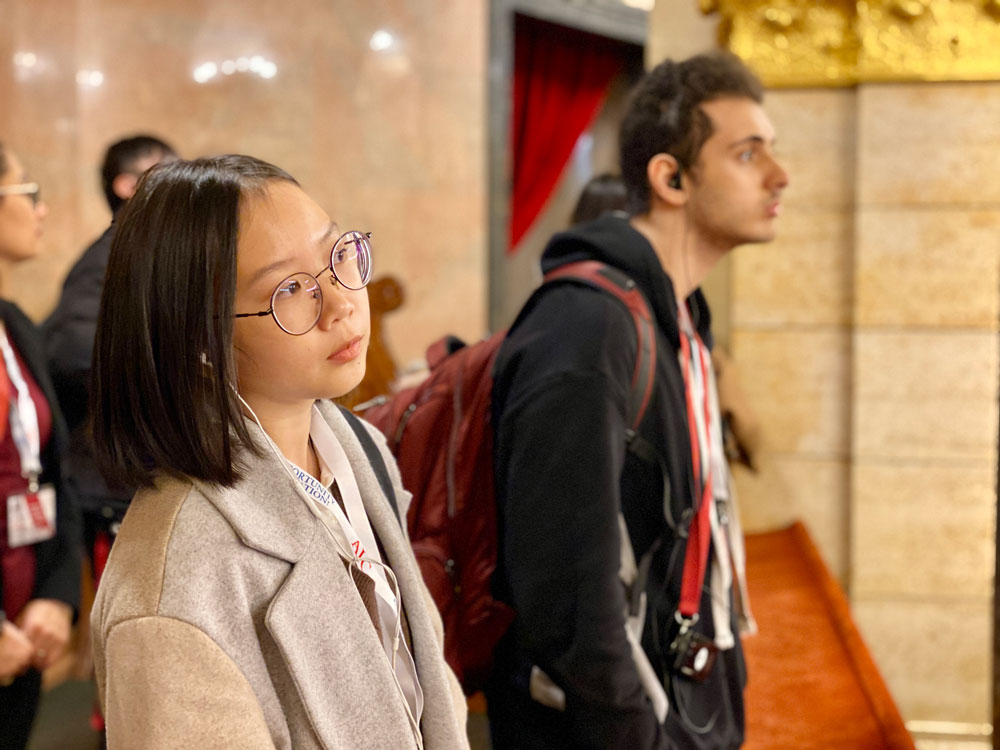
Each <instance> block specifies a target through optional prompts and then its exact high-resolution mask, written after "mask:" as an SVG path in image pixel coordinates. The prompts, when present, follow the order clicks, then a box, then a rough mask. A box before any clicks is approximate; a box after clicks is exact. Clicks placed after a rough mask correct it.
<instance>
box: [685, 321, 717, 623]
mask: <svg viewBox="0 0 1000 750" xmlns="http://www.w3.org/2000/svg"><path fill="white" fill-rule="evenodd" d="M681 314H682V315H683V316H684V317H687V311H686V310H683V311H682V312H681ZM685 328H688V330H689V331H690V330H691V328H690V327H689V326H681V356H682V357H683V358H684V397H685V400H686V401H687V419H688V430H689V432H690V435H691V461H692V465H693V468H694V488H695V497H696V498H699V497H700V501H698V502H697V505H696V506H695V508H694V512H695V515H694V518H692V519H691V526H690V528H689V530H688V543H687V550H686V551H685V554H684V578H683V581H682V583H681V601H680V605H679V606H678V608H677V609H678V611H679V612H680V614H681V615H682V616H683V617H684V618H685V619H687V620H692V619H695V618H697V616H698V609H699V607H700V604H701V588H702V586H703V585H704V583H705V572H706V568H707V567H708V545H709V542H710V541H711V538H712V522H711V519H710V518H709V515H708V514H709V511H710V509H711V507H712V465H711V457H710V456H708V457H706V458H707V459H708V460H707V461H706V462H705V464H706V467H707V468H706V470H705V474H706V476H704V477H702V460H701V441H700V440H699V437H698V420H697V415H696V414H695V408H696V405H695V403H694V393H693V391H694V388H693V383H692V379H693V376H694V373H693V372H692V369H691V341H690V340H689V334H688V332H687V331H685V330H684V329H685ZM690 336H691V337H692V338H693V339H696V340H697V341H698V347H697V350H696V353H697V355H698V365H699V369H700V370H701V382H702V396H703V398H702V401H703V403H702V404H700V407H701V408H702V409H703V410H704V415H705V437H706V439H705V446H706V447H707V448H708V449H709V450H711V445H712V439H711V424H712V419H711V415H712V410H711V403H710V400H709V390H708V389H709V379H708V376H709V371H708V365H707V363H706V359H707V358H706V356H705V349H704V345H703V344H702V343H701V339H700V338H699V337H698V334H697V333H695V332H693V331H692V332H691V333H690Z"/></svg>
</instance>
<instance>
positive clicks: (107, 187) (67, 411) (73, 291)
mask: <svg viewBox="0 0 1000 750" xmlns="http://www.w3.org/2000/svg"><path fill="white" fill-rule="evenodd" d="M176 158H177V154H176V152H175V151H174V149H173V148H172V147H171V146H170V145H169V144H167V143H166V142H165V141H163V140H161V139H159V138H157V137H155V136H152V135H134V136H131V137H129V138H124V139H122V140H119V141H116V142H115V143H113V144H111V146H109V147H108V149H107V151H106V152H105V155H104V161H103V163H102V164H101V187H102V189H103V191H104V197H105V198H106V199H107V202H108V208H110V209H111V215H112V218H111V225H110V226H109V227H108V228H107V229H106V230H105V231H104V233H103V234H101V236H100V237H98V238H97V239H96V240H95V241H94V242H93V243H92V244H91V245H90V247H88V248H87V249H86V250H84V252H83V255H81V256H80V258H79V260H77V262H76V263H75V264H74V265H73V268H72V269H70V272H69V274H68V275H67V276H66V281H65V282H64V283H63V289H62V295H61V296H60V299H59V303H58V305H57V306H56V308H55V310H54V311H53V312H52V314H51V315H50V316H49V317H48V319H47V320H46V321H45V322H44V323H43V324H42V331H43V333H44V336H45V354H46V357H47V359H48V366H49V373H50V374H51V376H52V384H53V385H54V386H55V391H56V397H57V398H58V399H59V405H60V407H61V408H62V411H63V414H64V415H65V417H66V423H67V426H68V427H69V430H70V445H69V455H68V457H67V463H66V467H65V474H66V481H67V482H68V483H70V485H71V486H72V487H73V490H74V494H75V495H76V496H77V497H78V498H79V501H80V505H81V508H82V511H83V528H84V539H85V542H86V547H87V553H88V555H90V561H91V569H92V571H93V574H94V579H95V580H94V583H95V586H96V584H97V583H98V582H99V581H100V574H101V570H102V569H103V568H104V563H105V561H106V560H107V555H108V550H109V549H110V545H111V542H112V541H114V536H115V533H116V532H117V529H118V524H119V523H120V522H121V519H122V516H124V514H125V509H126V507H127V504H128V499H129V498H130V497H131V496H132V493H131V490H130V489H127V488H112V487H109V486H108V484H107V483H106V482H105V481H104V478H103V477H101V475H100V473H99V472H98V471H97V468H96V467H95V466H94V457H93V449H92V447H91V445H90V437H89V434H88V431H87V426H86V422H87V389H88V387H89V382H90V363H91V356H92V352H93V349H94V335H95V333H96V331H97V310H98V307H99V306H100V302H101V290H102V289H103V288H104V271H105V269H106V268H107V265H108V254H109V252H110V251H111V238H112V236H113V235H114V230H115V221H116V219H117V217H118V213H119V211H120V210H121V208H122V206H124V205H125V203H126V202H127V201H128V199H129V198H131V197H132V194H133V193H134V192H135V186H136V184H137V183H138V181H139V177H141V176H142V173H143V172H145V171H146V170H147V169H149V168H150V167H152V166H153V165H154V164H158V163H160V162H161V161H172V160H174V159H176ZM98 723H99V722H98ZM95 728H96V727H95Z"/></svg>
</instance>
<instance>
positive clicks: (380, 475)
mask: <svg viewBox="0 0 1000 750" xmlns="http://www.w3.org/2000/svg"><path fill="white" fill-rule="evenodd" d="M337 408H338V409H340V413H341V414H343V415H344V418H345V419H346V420H347V424H349V425H350V426H351V429H352V430H354V434H355V435H357V437H358V441H359V442H360V443H361V447H362V448H363V449H364V451H365V456H366V457H367V458H368V463H369V464H371V467H372V471H374V472H375V478H376V479H378V484H379V486H380V487H381V488H382V492H383V493H385V497H386V499H387V500H388V501H389V505H391V506H392V512H393V513H394V514H395V516H396V519H397V520H398V521H399V525H400V526H403V519H402V518H400V517H399V506H398V505H397V504H396V492H395V490H393V488H392V479H390V478H389V469H388V468H387V467H386V465H385V459H383V458H382V452H381V451H380V450H379V449H378V446H377V445H375V441H374V440H373V439H372V436H371V435H369V434H368V430H367V429H366V428H365V426H364V424H363V423H362V422H361V420H360V419H358V418H357V417H356V416H355V415H354V414H352V413H351V410H350V409H346V408H344V407H343V406H340V405H339V404H338V405H337Z"/></svg>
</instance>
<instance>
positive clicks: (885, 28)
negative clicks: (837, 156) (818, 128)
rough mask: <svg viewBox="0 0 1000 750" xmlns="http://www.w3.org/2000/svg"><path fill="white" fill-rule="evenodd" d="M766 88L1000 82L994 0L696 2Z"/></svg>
mask: <svg viewBox="0 0 1000 750" xmlns="http://www.w3.org/2000/svg"><path fill="white" fill-rule="evenodd" d="M699 5H700V7H701V10H702V12H703V13H706V14H712V13H718V14H719V16H720V17H721V20H720V23H719V42H720V44H722V46H724V47H726V48H728V49H730V50H731V51H732V52H734V53H736V54H737V55H739V56H740V57H741V58H743V59H744V60H745V61H746V62H747V63H748V64H750V66H751V67H753V69H754V70H755V71H756V72H757V73H758V74H759V75H760V77H761V78H762V79H763V81H764V83H765V84H766V85H768V86H772V87H782V86H784V87H792V86H852V85H854V84H856V83H858V82H865V81H973V80H976V81H981V80H1000V0H860V1H859V2H854V1H853V0H819V1H817V2H804V1H802V0H699Z"/></svg>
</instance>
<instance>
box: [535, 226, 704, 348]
mask: <svg viewBox="0 0 1000 750" xmlns="http://www.w3.org/2000/svg"><path fill="white" fill-rule="evenodd" d="M581 260H598V261H601V262H602V263H607V264H608V265H609V266H614V267H615V268H618V269H620V270H621V271H623V272H625V273H626V274H628V276H629V277H631V278H632V279H633V280H634V281H635V282H636V284H637V285H638V286H639V288H640V289H641V290H642V293H643V295H644V296H645V298H646V301H647V302H648V303H649V306H650V309H651V310H652V313H653V316H654V317H655V318H656V320H657V323H658V324H659V326H660V330H662V331H663V333H664V335H665V336H667V338H668V339H669V340H670V342H671V343H672V344H673V345H674V347H677V346H679V345H680V331H679V328H678V323H677V298H676V295H675V294H674V285H673V282H672V281H671V280H670V277H669V276H668V275H667V274H666V272H665V271H664V270H663V266H662V265H661V264H660V259H659V258H658V257H657V256H656V252H655V251H654V250H653V247H652V245H650V244H649V241H648V240H647V239H646V238H645V237H644V236H643V235H642V234H640V233H639V232H638V231H636V229H635V228H634V227H633V226H632V225H631V224H630V223H629V221H628V219H627V218H624V217H622V216H619V215H608V216H603V217H601V218H599V219H595V220H593V221H589V222H586V223H583V224H578V225H577V226H574V227H573V228H571V229H569V230H567V231H565V232H560V233H559V234H557V235H555V236H554V237H553V238H552V239H551V240H550V241H549V244H548V246H547V247H546V248H545V252H544V253H542V259H541V266H542V273H543V274H546V273H548V272H549V271H551V270H553V269H555V268H558V267H560V266H563V265H566V264H567V263H575V262H577V261H581ZM687 302H688V306H689V309H690V311H691V318H692V320H693V321H694V324H695V327H696V328H697V329H698V335H699V336H701V340H702V341H703V342H704V344H705V345H706V346H707V347H709V348H710V349H711V348H712V346H713V340H712V333H711V325H712V316H711V313H710V312H709V309H708V303H707V302H706V300H705V296H704V295H703V294H702V292H701V289H696V290H695V291H694V292H693V293H692V294H691V296H689V297H688V299H687Z"/></svg>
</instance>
